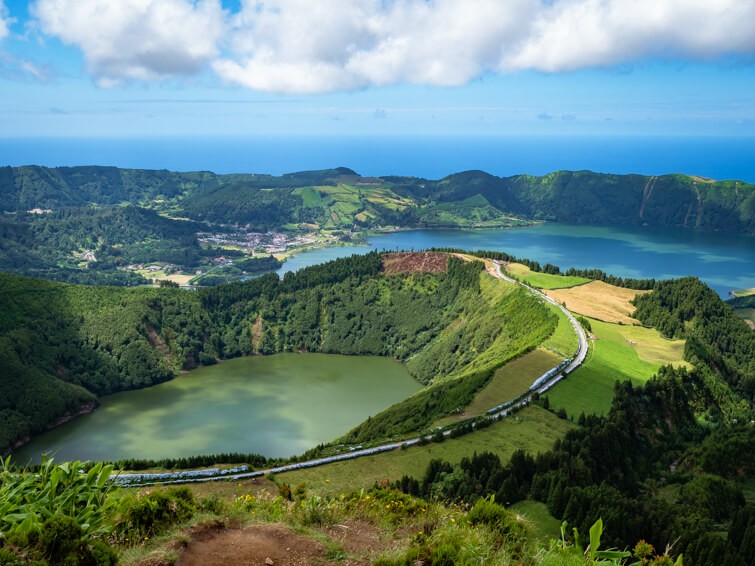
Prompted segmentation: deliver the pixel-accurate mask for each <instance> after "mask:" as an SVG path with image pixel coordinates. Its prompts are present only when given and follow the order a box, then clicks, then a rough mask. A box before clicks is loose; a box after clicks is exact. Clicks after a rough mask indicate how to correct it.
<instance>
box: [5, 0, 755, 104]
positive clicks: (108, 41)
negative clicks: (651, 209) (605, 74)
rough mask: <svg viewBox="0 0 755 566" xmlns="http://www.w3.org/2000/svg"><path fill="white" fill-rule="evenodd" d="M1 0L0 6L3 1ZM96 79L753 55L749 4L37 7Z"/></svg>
mask: <svg viewBox="0 0 755 566" xmlns="http://www.w3.org/2000/svg"><path fill="white" fill-rule="evenodd" d="M0 1H2V0H0ZM33 13H35V14H36V16H37V18H38V19H39V22H40V27H41V29H42V30H43V31H44V32H45V33H47V34H50V35H55V36H58V37H60V39H61V40H63V41H64V42H66V43H69V44H73V45H77V46H78V47H79V48H81V50H82V51H83V53H84V56H85V58H86V60H87V62H88V63H89V66H90V68H91V70H92V72H94V73H95V74H96V75H97V76H98V77H99V78H100V81H101V83H102V84H116V83H117V82H118V81H120V80H122V79H124V78H125V79H137V80H154V79H161V78H164V77H166V76H174V75H184V74H190V73H194V72H196V71H197V70H199V69H201V68H202V67H203V66H204V65H206V64H209V65H211V67H212V68H213V69H214V70H215V72H216V73H217V74H218V75H219V76H220V77H221V78H222V79H224V80H225V81H226V82H227V83H229V84H235V85H241V86H244V87H248V88H251V89H255V90H261V91H269V92H276V93H320V92H331V91H339V90H355V89H361V88H365V87H369V86H373V85H391V84H399V83H413V84H426V85H434V86H456V85H462V84H466V83H468V82H469V81H472V80H474V79H476V78H479V77H481V76H483V75H485V74H486V73H510V72H516V71H521V70H537V71H542V72H549V73H551V72H568V71H573V70H576V69H581V68H586V67H614V66H618V65H624V64H632V63H634V62H635V61H642V60H645V59H650V58H664V59H670V60H674V59H680V60H710V59H715V58H717V57H721V56H725V55H731V54H733V55H745V56H752V54H753V53H755V34H754V33H752V22H753V21H755V0H715V1H711V0H539V1H538V0H506V1H505V2H504V1H501V0H464V1H463V2H462V1H460V0H316V1H314V0H242V4H241V8H240V9H239V10H238V11H237V12H236V13H234V14H230V13H228V12H224V11H223V10H222V9H221V7H220V4H219V0H118V2H113V1H112V0H36V4H34V7H33Z"/></svg>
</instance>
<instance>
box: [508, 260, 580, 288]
mask: <svg viewBox="0 0 755 566" xmlns="http://www.w3.org/2000/svg"><path fill="white" fill-rule="evenodd" d="M506 271H507V272H509V273H510V274H512V275H515V276H516V277H517V279H520V280H522V281H523V282H525V283H527V285H532V286H533V287H539V288H540V289H562V288H565V287H574V286H575V285H582V284H584V283H588V282H589V281H590V279H587V278H586V277H571V276H569V277H567V276H566V275H551V274H549V273H538V272H537V271H532V270H531V269H530V268H529V267H527V266H526V265H523V264H521V263H509V264H507V265H506Z"/></svg>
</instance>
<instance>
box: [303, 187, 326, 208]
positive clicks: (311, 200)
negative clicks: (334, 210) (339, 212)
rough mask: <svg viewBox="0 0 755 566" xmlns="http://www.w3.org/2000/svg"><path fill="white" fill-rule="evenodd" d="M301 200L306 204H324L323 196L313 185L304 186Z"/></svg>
mask: <svg viewBox="0 0 755 566" xmlns="http://www.w3.org/2000/svg"><path fill="white" fill-rule="evenodd" d="M301 200H302V202H303V203H304V206H322V198H321V197H320V193H318V192H317V189H315V188H313V187H302V189H301Z"/></svg>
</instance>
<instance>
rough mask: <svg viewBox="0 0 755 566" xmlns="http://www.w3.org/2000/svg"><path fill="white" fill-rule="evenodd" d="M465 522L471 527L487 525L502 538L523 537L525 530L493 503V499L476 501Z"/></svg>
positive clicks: (511, 516)
mask: <svg viewBox="0 0 755 566" xmlns="http://www.w3.org/2000/svg"><path fill="white" fill-rule="evenodd" d="M467 520H468V521H469V522H470V523H471V524H473V525H479V524H483V525H487V526H488V527H489V528H491V529H493V530H495V531H497V532H499V533H500V534H501V535H502V536H504V537H510V536H516V537H523V536H524V535H525V534H526V529H525V527H524V525H523V524H522V523H520V522H519V521H517V520H516V518H515V517H514V516H513V515H512V514H511V513H510V512H509V511H507V510H506V508H504V507H503V505H498V504H497V503H495V498H494V497H491V498H490V499H478V500H477V503H475V506H474V507H472V510H471V511H470V512H469V514H468V515H467Z"/></svg>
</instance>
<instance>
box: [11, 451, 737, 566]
mask: <svg viewBox="0 0 755 566" xmlns="http://www.w3.org/2000/svg"><path fill="white" fill-rule="evenodd" d="M86 470H89V471H88V473H81V474H80V473H79V472H80V471H81V472H85V471H86ZM107 471H109V470H107ZM105 472H106V470H104V469H101V466H99V465H97V466H94V467H91V469H90V464H88V463H83V464H82V463H80V462H76V463H75V464H72V465H65V464H64V465H61V466H53V465H51V464H50V463H48V465H46V467H45V469H44V470H43V473H42V474H41V475H37V476H34V475H33V474H30V473H28V472H27V471H24V470H22V471H15V470H14V471H13V473H11V470H10V469H8V468H7V467H6V468H4V469H3V471H1V472H0V506H2V507H3V508H4V509H6V508H7V509H11V510H12V511H14V512H13V513H11V514H9V515H5V516H3V517H2V521H3V529H4V532H3V535H4V536H3V537H0V560H2V563H3V564H6V565H8V566H21V565H22V564H23V565H34V566H61V565H66V566H114V565H115V564H122V565H124V566H128V565H137V564H141V565H144V564H160V565H166V566H172V565H174V564H176V563H178V562H179V560H181V559H182V555H183V559H184V560H186V559H188V560H189V561H190V562H191V561H192V560H197V558H198V557H199V558H200V562H201V563H202V564H207V565H208V566H216V565H219V564H227V563H230V564H236V563H240V562H241V560H245V561H247V562H253V563H265V561H267V562H270V561H273V562H274V563H276V562H280V563H284V561H285V559H284V557H285V556H286V553H288V552H289V550H293V551H294V552H295V556H296V558H297V560H300V561H306V562H308V563H309V562H312V563H317V562H320V561H324V560H328V561H330V562H333V561H335V562H340V561H343V560H348V561H349V562H358V563H365V562H369V563H372V564H377V565H380V564H382V565H387V564H388V565H390V564H397V565H404V564H406V565H407V566H410V565H413V564H416V563H417V561H418V560H420V559H421V560H422V562H423V564H435V565H437V566H440V565H448V564H455V565H471V564H479V563H480V562H481V561H484V562H485V563H486V564H501V565H503V564H511V563H521V562H522V561H525V563H528V564H573V565H575V566H576V565H580V564H583V565H585V566H587V565H588V564H613V565H616V566H619V565H620V564H621V562H619V561H617V559H613V558H610V557H611V554H609V553H607V552H605V551H603V550H601V543H600V541H599V538H600V537H601V535H602V534H603V532H602V522H601V521H598V522H596V525H594V526H593V527H592V529H591V532H590V551H589V552H585V551H584V549H583V548H581V545H580V541H579V539H577V540H576V541H575V542H574V545H572V544H571V543H570V542H569V540H568V539H567V538H566V537H564V536H563V532H562V537H561V538H560V540H559V539H558V537H556V539H555V540H551V541H540V540H539V538H538V536H537V535H533V534H531V531H530V528H529V526H528V523H527V522H526V521H523V520H521V519H520V518H519V517H518V515H517V514H516V513H514V512H512V511H510V510H507V509H505V508H504V507H503V506H501V505H499V504H497V503H495V502H494V499H493V498H491V499H480V500H479V501H477V502H476V504H475V505H474V506H473V507H471V508H470V509H469V510H468V511H467V510H465V509H463V508H462V507H460V506H458V505H456V504H448V505H444V504H441V503H438V502H435V501H428V500H423V499H419V498H417V497H413V496H411V495H407V494H405V493H402V492H401V491H399V490H397V489H374V490H372V491H369V492H367V491H365V490H361V491H352V492H342V494H341V495H340V496H339V497H336V498H327V497H320V496H317V495H311V494H309V493H308V489H307V488H308V486H306V485H305V484H300V485H298V486H296V487H294V488H292V487H291V486H290V485H288V484H286V483H280V482H279V483H278V485H277V486H273V487H274V488H275V489H276V491H277V492H278V493H274V494H270V493H269V492H267V491H259V490H256V491H251V490H250V489H248V488H249V487H251V486H249V485H248V486H247V489H246V490H244V489H243V487H242V484H238V489H237V490H235V493H230V494H228V496H225V497H224V496H218V495H217V494H214V495H210V496H207V497H201V496H198V494H197V493H196V491H200V490H192V489H190V488H189V487H171V488H168V489H165V488H155V489H152V490H149V491H145V492H135V491H132V490H120V491H118V490H112V489H111V486H110V485H109V484H108V482H107V475H105ZM267 483H269V482H267ZM270 485H272V484H270ZM39 498H41V499H42V502H41V503H40V502H37V501H36V500H37V499H39ZM72 499H73V500H74V501H75V502H76V503H77V505H70V501H71V500H72ZM52 502H54V503H52ZM83 502H87V503H88V504H87V505H86V506H85V507H83V506H82V503H83ZM9 506H10V507H9ZM48 507H49V509H48ZM81 507H83V509H81V510H80V511H78V508H81ZM43 510H46V511H47V513H43V512H42V511H43ZM77 511H78V513H77ZM20 516H25V517H26V518H24V519H23V520H22V521H21V522H20V523H19V522H18V518H19V517H20ZM745 519H747V517H745ZM343 531H346V533H344V532H343ZM210 533H211V536H207V535H209V534H210ZM742 534H743V535H745V534H746V530H745V529H743V533H742ZM347 535H348V536H347ZM270 540H275V543H274V544H273V545H272V546H271V545H270V543H269V542H268V541H270ZM202 546H204V547H205V549H206V552H207V555H205V556H202V554H199V555H197V552H200V553H201V552H202V551H201V550H197V548H198V547H200V548H201V547H202ZM278 547H280V548H278ZM283 549H285V552H284V551H283ZM629 554H630V553H628V552H624V553H613V555H615V556H620V557H624V556H628V555H629ZM270 556H273V557H274V560H273V559H271V558H270ZM637 556H639V555H637ZM566 557H568V562H565V560H566ZM596 559H600V560H601V561H600V562H596V561H595V560H596ZM609 559H610V561H607V560H609ZM648 564H650V563H648Z"/></svg>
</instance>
